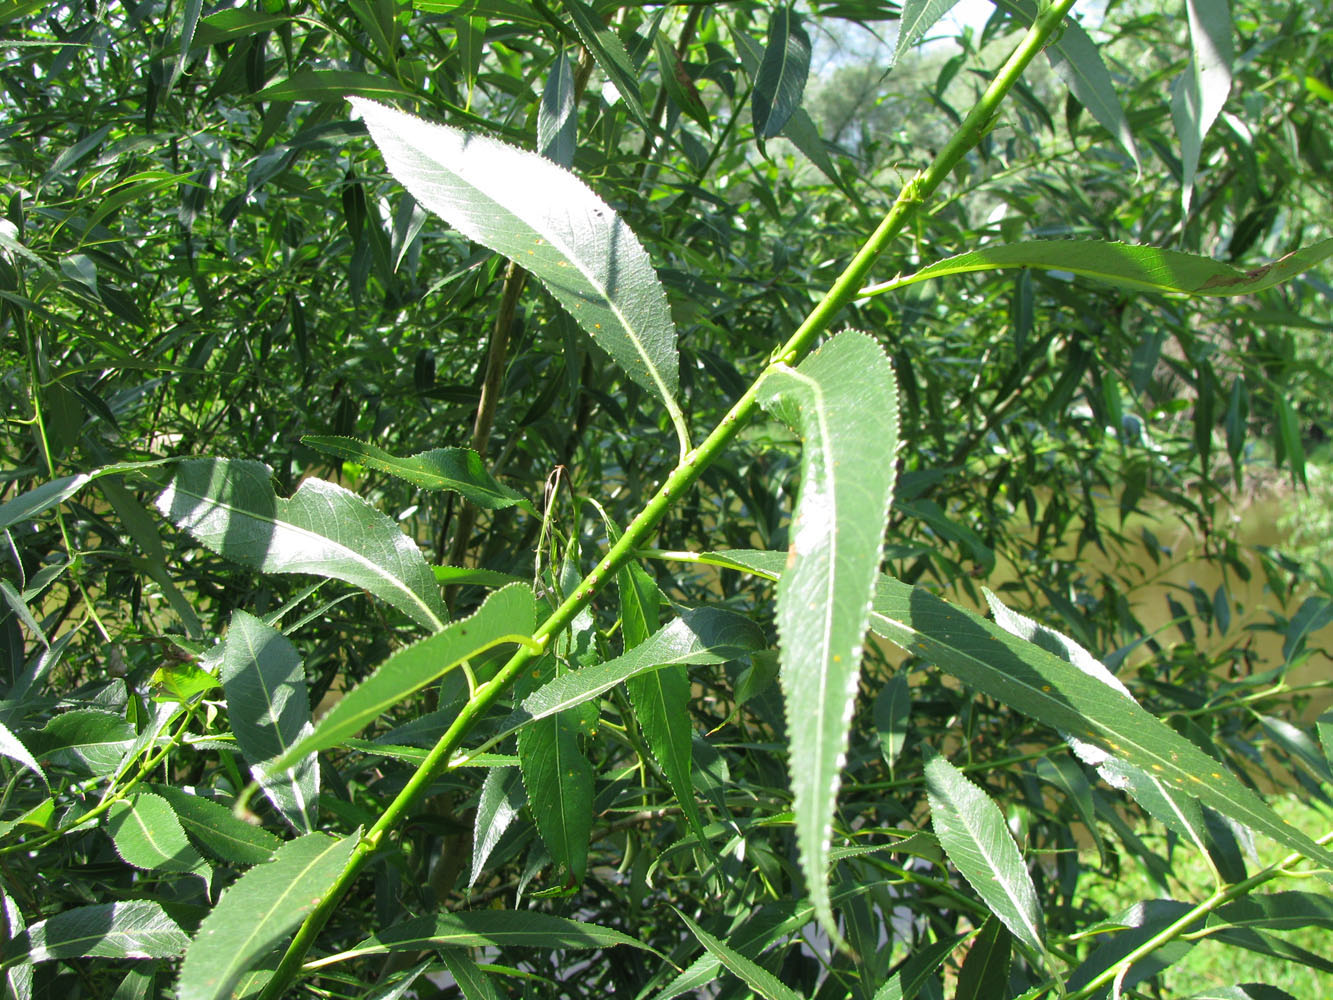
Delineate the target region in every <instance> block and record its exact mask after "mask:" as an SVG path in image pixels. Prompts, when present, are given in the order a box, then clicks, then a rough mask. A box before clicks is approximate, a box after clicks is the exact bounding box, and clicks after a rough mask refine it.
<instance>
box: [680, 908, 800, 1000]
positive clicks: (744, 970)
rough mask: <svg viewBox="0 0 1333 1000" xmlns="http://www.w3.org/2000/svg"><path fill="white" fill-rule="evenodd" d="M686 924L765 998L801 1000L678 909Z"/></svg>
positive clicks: (770, 999)
mask: <svg viewBox="0 0 1333 1000" xmlns="http://www.w3.org/2000/svg"><path fill="white" fill-rule="evenodd" d="M677 913H678V915H679V916H680V919H681V920H682V921H683V922H684V924H685V926H686V927H688V928H689V929H690V933H691V934H693V935H694V936H695V937H696V938H697V939H698V941H699V943H700V944H701V945H703V946H704V948H705V949H707V951H708V953H709V954H710V955H712V956H713V957H714V958H716V959H717V960H718V961H719V962H721V963H722V964H723V965H724V966H725V967H726V968H727V971H728V972H730V973H732V974H733V975H735V976H736V977H737V978H738V979H740V980H741V981H742V982H743V983H745V985H746V986H748V987H750V989H752V990H754V991H755V992H756V993H758V994H759V995H760V996H761V997H763V998H764V1000H800V996H801V995H800V994H799V993H797V992H796V991H795V990H793V989H791V988H790V987H788V986H786V985H784V984H783V982H782V980H780V979H778V977H777V976H775V975H773V973H771V972H769V971H768V970H767V969H765V968H764V967H763V966H761V965H758V964H756V963H755V962H752V961H751V960H750V959H748V958H746V957H745V956H744V955H742V954H741V953H740V952H738V951H736V950H735V949H733V948H729V947H727V945H726V944H724V943H723V942H721V941H719V940H718V939H717V938H716V937H714V936H713V935H712V934H709V933H708V932H707V931H706V930H704V929H703V928H702V927H700V926H699V925H698V924H696V923H695V922H694V921H693V920H691V919H690V918H689V917H687V916H686V915H685V914H683V913H680V912H679V911H677Z"/></svg>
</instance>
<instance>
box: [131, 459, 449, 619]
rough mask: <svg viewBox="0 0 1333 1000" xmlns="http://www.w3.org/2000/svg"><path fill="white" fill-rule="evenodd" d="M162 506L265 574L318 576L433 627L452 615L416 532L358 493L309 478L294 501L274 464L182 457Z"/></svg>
mask: <svg viewBox="0 0 1333 1000" xmlns="http://www.w3.org/2000/svg"><path fill="white" fill-rule="evenodd" d="M157 509H158V510H159V511H160V512H161V513H162V515H163V516H164V517H166V518H167V519H168V520H170V521H171V522H172V523H173V524H175V525H176V526H177V527H179V528H182V529H183V530H185V531H187V532H189V533H190V534H191V535H193V536H194V537H195V539H197V540H198V541H199V542H200V543H201V544H203V545H205V546H207V547H208V548H210V549H212V550H213V551H214V552H216V553H217V554H218V555H221V556H225V557H226V558H228V559H232V560H234V561H235V562H238V563H240V564H241V565H243V566H249V567H251V568H253V569H257V570H261V571H263V572H266V573H312V574H315V575H317V576H325V577H332V578H333V579H336V580H345V581H346V582H348V583H350V584H353V585H354V586H357V587H362V588H364V589H365V590H368V591H370V592H371V593H372V594H374V595H375V596H376V597H379V598H381V599H382V600H384V601H387V602H388V603H389V604H391V605H393V606H394V607H396V608H398V609H399V610H400V611H402V612H403V613H404V614H406V615H408V616H409V617H411V618H412V619H414V620H415V621H417V622H419V623H420V624H422V625H424V626H426V627H427V628H430V629H432V630H438V629H440V628H443V627H444V622H445V619H446V618H447V616H448V615H447V612H446V611H445V609H444V602H443V601H442V600H441V599H440V592H439V587H438V586H437V585H436V583H435V578H434V577H433V576H432V575H431V572H430V568H429V567H428V566H427V565H426V560H425V559H424V558H422V555H421V553H420V551H418V549H417V547H416V545H415V544H414V543H413V542H412V540H411V539H410V538H408V537H407V536H406V535H404V534H403V533H402V532H401V531H400V530H399V529H398V526H397V525H395V524H394V523H393V522H392V521H391V520H389V518H387V517H385V516H384V515H383V514H381V513H380V512H379V511H377V510H376V509H375V508H374V507H372V506H371V505H370V504H368V503H366V501H364V500H362V499H361V498H360V497H359V496H357V495H356V494H355V493H351V492H349V491H347V490H345V489H343V488H342V487H341V486H335V485H334V484H332V483H326V482H324V481H322V480H319V479H307V480H306V481H305V482H303V483H302V484H301V486H300V488H299V489H297V491H296V492H295V493H294V494H292V496H291V499H287V500H284V499H283V498H282V497H279V496H278V495H277V494H276V493H274V491H273V485H272V483H271V481H270V475H269V468H268V466H266V465H264V464H262V463H260V462H253V461H249V460H247V459H237V460H230V459H221V458H201V459H192V460H190V461H186V462H181V463H180V464H179V465H178V466H177V467H176V474H175V476H173V477H172V480H171V482H170V483H169V484H168V485H167V488H166V489H165V490H163V491H162V494H161V495H160V496H159V497H158V498H157Z"/></svg>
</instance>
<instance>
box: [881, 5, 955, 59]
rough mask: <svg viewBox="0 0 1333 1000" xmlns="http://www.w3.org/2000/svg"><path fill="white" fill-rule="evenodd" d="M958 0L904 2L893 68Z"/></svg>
mask: <svg viewBox="0 0 1333 1000" xmlns="http://www.w3.org/2000/svg"><path fill="white" fill-rule="evenodd" d="M957 3H958V0H903V6H902V15H901V17H900V19H899V21H898V44H897V45H895V46H894V49H893V58H892V59H891V60H890V61H889V65H890V66H892V65H894V64H895V63H897V62H898V60H899V59H900V58H902V54H903V53H904V52H908V51H910V50H911V49H912V48H914V47H915V46H916V43H917V42H919V41H921V39H922V38H924V37H925V35H926V32H927V31H929V30H930V29H931V28H932V27H934V26H935V25H936V24H937V23H938V22H939V20H940V18H942V17H943V16H944V15H945V14H947V13H949V11H951V10H952V9H953V8H954V6H955V5H956V4H957Z"/></svg>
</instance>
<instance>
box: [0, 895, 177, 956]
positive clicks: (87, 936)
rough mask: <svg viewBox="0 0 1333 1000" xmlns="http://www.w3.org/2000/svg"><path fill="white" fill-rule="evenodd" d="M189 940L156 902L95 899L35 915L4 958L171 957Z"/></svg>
mask: <svg viewBox="0 0 1333 1000" xmlns="http://www.w3.org/2000/svg"><path fill="white" fill-rule="evenodd" d="M189 940H190V939H189V938H188V937H186V936H185V932H184V931H182V930H181V929H180V927H178V926H177V925H176V921H174V920H172V919H171V918H170V917H169V916H167V915H166V913H165V912H164V911H163V909H162V907H161V906H160V905H159V904H157V903H153V902H149V901H148V900H131V901H129V902H124V903H98V904H96V905H93V906H79V907H75V908H74V909H72V910H66V911H64V912H63V913H57V914H56V915H55V916H54V917H48V918H47V919H46V920H39V921H38V922H37V923H35V924H33V925H32V926H30V927H29V928H28V929H27V930H26V931H24V932H23V933H21V934H18V935H16V936H15V937H14V939H13V940H12V941H11V942H9V944H8V945H7V946H6V948H5V959H4V960H5V964H6V965H8V964H12V963H13V962H15V961H17V960H24V961H28V962H49V961H52V960H53V959H68V958H171V957H172V956H174V955H179V954H180V953H181V952H182V951H184V950H185V946H186V945H187V944H188V943H189Z"/></svg>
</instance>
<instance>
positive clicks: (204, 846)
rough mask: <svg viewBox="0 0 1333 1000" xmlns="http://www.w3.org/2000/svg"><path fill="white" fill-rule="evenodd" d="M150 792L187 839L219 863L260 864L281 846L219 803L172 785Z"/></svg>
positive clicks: (156, 787) (153, 788) (267, 833)
mask: <svg viewBox="0 0 1333 1000" xmlns="http://www.w3.org/2000/svg"><path fill="white" fill-rule="evenodd" d="M152 790H153V792H154V794H156V795H160V796H161V797H162V798H164V799H166V800H167V802H169V803H170V804H171V808H172V809H173V810H174V811H175V813H176V818H177V819H178V820H179V821H180V824H181V826H182V827H183V828H184V829H185V833H186V834H187V835H188V836H189V837H190V839H191V840H193V841H194V842H195V844H197V845H198V846H199V848H200V849H201V850H202V851H204V852H205V853H206V854H209V855H211V856H212V857H214V858H217V859H218V860H219V861H230V862H232V863H233V864H239V865H254V864H259V863H261V862H264V861H267V860H269V859H270V858H271V857H273V852H274V851H276V850H277V849H278V846H279V845H280V844H281V843H282V842H281V841H280V840H278V838H277V837H275V836H273V834H271V833H269V832H268V831H267V830H265V829H263V828H262V827H258V826H254V825H252V824H250V823H247V822H246V821H245V820H243V819H239V818H237V817H236V816H235V815H233V814H232V811H231V810H230V809H228V808H227V807H226V806H224V805H222V804H221V803H220V802H214V801H213V800H212V799H206V798H203V797H202V796H200V795H191V794H190V793H189V792H187V791H185V790H184V789H183V788H177V787H176V786H174V785H153V786H152Z"/></svg>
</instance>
